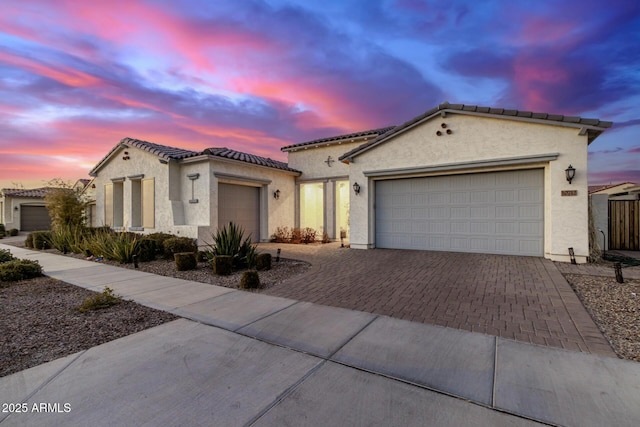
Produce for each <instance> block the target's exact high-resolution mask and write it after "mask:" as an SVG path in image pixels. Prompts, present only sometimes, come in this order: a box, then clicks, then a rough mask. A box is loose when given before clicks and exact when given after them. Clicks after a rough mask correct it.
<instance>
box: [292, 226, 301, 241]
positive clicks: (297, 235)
mask: <svg viewBox="0 0 640 427" xmlns="http://www.w3.org/2000/svg"><path fill="white" fill-rule="evenodd" d="M290 242H291V243H295V244H298V243H302V230H301V229H299V228H297V227H296V228H294V229H293V230H291V240H290Z"/></svg>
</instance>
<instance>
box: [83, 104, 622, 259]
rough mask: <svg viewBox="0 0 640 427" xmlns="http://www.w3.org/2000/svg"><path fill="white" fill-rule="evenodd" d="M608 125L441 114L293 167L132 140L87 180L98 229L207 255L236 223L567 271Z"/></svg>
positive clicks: (583, 231)
mask: <svg viewBox="0 0 640 427" xmlns="http://www.w3.org/2000/svg"><path fill="white" fill-rule="evenodd" d="M611 125H612V123H611V122H603V121H600V120H597V119H584V118H580V117H569V116H562V115H552V114H546V113H532V112H527V111H517V110H503V109H495V108H488V107H477V106H469V105H461V104H455V105H454V104H448V103H443V104H441V105H439V106H438V107H435V108H433V109H431V110H429V111H427V112H426V113H424V114H422V115H420V116H418V117H415V118H413V119H411V120H410V121H408V122H406V123H404V124H402V125H400V126H397V127H387V128H381V129H374V130H370V131H365V132H358V133H351V134H347V135H341V136H337V137H331V138H324V139H317V140H313V141H309V142H304V143H301V144H294V145H289V146H286V147H283V148H282V150H283V151H284V152H286V153H287V155H288V164H287V163H283V162H277V161H275V160H271V159H265V158H262V157H258V156H253V155H250V154H246V153H240V152H237V151H233V150H228V149H225V148H210V149H206V150H203V151H190V150H183V149H179V148H171V147H166V146H162V145H158V144H153V143H149V142H145V141H139V140H135V139H129V138H125V139H123V140H122V141H121V143H120V144H118V145H117V146H116V147H114V148H113V150H111V152H110V153H109V154H108V155H107V156H106V157H105V158H104V159H103V160H102V161H101V162H100V163H99V164H98V165H97V166H96V167H95V168H94V169H93V170H92V171H91V175H92V176H94V184H95V186H96V204H97V211H96V217H97V219H98V222H99V223H100V222H101V223H104V224H108V225H111V226H113V227H116V228H126V229H130V230H135V231H143V232H145V233H146V232H154V231H166V232H171V233H176V234H180V235H184V236H189V237H194V238H196V237H197V238H198V239H200V240H201V242H202V239H204V240H207V239H208V238H209V234H210V233H211V232H212V231H214V230H215V229H216V228H217V227H219V226H220V225H223V224H225V223H227V222H228V221H230V220H234V221H236V222H239V223H241V224H242V225H243V226H244V227H245V229H247V230H250V231H251V233H252V235H253V236H254V240H261V241H266V240H268V239H269V236H270V235H271V234H272V233H273V232H274V231H275V228H276V227H278V226H288V227H292V226H296V227H312V228H315V229H316V230H318V231H319V232H321V233H323V232H325V233H327V235H328V236H329V237H330V238H334V239H337V238H339V235H340V231H343V230H344V231H345V232H347V233H348V235H349V240H350V244H351V247H352V248H358V249H368V248H401V249H422V250H441V251H458V252H480V253H494V254H511V255H530V256H544V257H545V258H548V259H552V260H559V261H569V259H570V256H569V248H573V251H574V253H575V257H576V259H577V261H578V262H585V261H586V259H587V257H588V255H589V237H588V209H587V195H588V191H587V147H588V145H589V144H590V143H591V142H592V141H593V140H594V139H595V138H597V137H598V136H599V135H600V134H601V133H602V132H603V131H604V130H605V129H607V128H608V127H610V126H611ZM569 166H572V168H569ZM568 169H569V172H570V170H571V169H574V171H573V172H575V177H573V179H572V180H571V182H569V181H568V179H567V174H568V171H567V170H568ZM278 197H279V198H278ZM256 236H259V237H258V238H256Z"/></svg>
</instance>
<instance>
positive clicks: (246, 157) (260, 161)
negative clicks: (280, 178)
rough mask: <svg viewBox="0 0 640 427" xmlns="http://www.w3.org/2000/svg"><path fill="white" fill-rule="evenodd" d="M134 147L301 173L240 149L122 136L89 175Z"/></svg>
mask: <svg viewBox="0 0 640 427" xmlns="http://www.w3.org/2000/svg"><path fill="white" fill-rule="evenodd" d="M123 146H125V147H135V148H138V149H141V150H144V151H146V152H148V153H151V154H155V155H156V156H158V157H160V158H162V159H164V160H167V161H169V160H174V161H180V160H184V159H188V158H191V157H196V156H203V155H210V156H214V157H223V158H227V159H231V160H238V161H241V162H246V163H251V164H254V165H259V166H266V167H270V168H274V169H280V170H286V171H289V172H296V173H301V172H300V171H297V170H295V169H291V168H290V167H289V166H288V165H287V163H284V162H279V161H277V160H273V159H270V158H266V157H260V156H254V155H253V154H248V153H243V152H240V151H235V150H230V149H228V148H207V149H205V150H204V151H193V150H185V149H183V148H177V147H169V146H167V145H161V144H156V143H153V142H149V141H142V140H140V139H134V138H123V139H122V140H121V141H120V143H119V144H118V145H116V146H115V147H113V148H112V149H111V151H109V153H108V154H107V155H106V156H104V157H103V158H102V160H100V162H98V164H97V165H96V166H95V167H94V168H93V169H92V170H91V172H89V175H91V176H96V174H97V172H98V170H99V169H100V168H101V167H102V166H103V165H104V164H105V163H106V162H107V161H108V160H109V159H110V158H111V156H112V155H113V153H115V152H116V151H117V150H120V149H122V147H123Z"/></svg>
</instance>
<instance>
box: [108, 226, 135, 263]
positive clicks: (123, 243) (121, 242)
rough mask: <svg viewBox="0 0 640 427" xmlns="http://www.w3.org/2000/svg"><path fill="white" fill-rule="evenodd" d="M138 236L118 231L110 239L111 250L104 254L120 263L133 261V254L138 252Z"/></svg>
mask: <svg viewBox="0 0 640 427" xmlns="http://www.w3.org/2000/svg"><path fill="white" fill-rule="evenodd" d="M138 245H139V237H138V235H136V234H135V233H118V234H117V235H116V236H115V238H114V239H113V240H112V247H111V251H110V252H107V254H105V256H106V257H107V258H108V259H112V260H114V261H118V262H119V263H120V264H125V263H130V262H133V255H135V254H137V253H138Z"/></svg>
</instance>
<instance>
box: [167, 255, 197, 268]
mask: <svg viewBox="0 0 640 427" xmlns="http://www.w3.org/2000/svg"><path fill="white" fill-rule="evenodd" d="M173 258H174V259H175V261H176V270H178V271H187V270H193V269H194V268H196V266H197V265H198V263H197V261H196V254H195V253H193V252H179V253H177V254H173Z"/></svg>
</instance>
